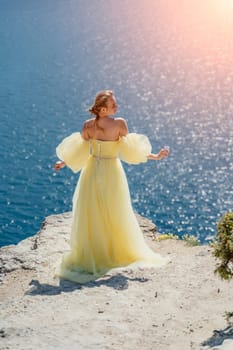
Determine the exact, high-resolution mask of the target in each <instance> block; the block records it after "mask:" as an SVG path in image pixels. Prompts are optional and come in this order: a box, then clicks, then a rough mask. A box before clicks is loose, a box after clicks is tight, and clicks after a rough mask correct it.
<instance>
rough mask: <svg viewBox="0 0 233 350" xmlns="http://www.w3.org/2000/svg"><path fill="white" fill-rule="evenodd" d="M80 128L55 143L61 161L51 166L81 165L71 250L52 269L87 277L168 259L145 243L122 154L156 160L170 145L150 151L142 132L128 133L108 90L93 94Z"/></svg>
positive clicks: (126, 157) (131, 160) (138, 160)
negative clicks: (116, 114)
mask: <svg viewBox="0 0 233 350" xmlns="http://www.w3.org/2000/svg"><path fill="white" fill-rule="evenodd" d="M89 111H90V112H91V113H92V114H94V116H95V118H93V119H89V120H87V121H86V122H85V123H84V125H83V129H82V133H81V134H80V133H79V132H76V133H73V134H72V135H70V136H68V137H67V138H65V139H64V140H63V141H62V142H61V144H60V145H59V146H58V147H57V148H56V153H57V156H58V158H60V159H61V161H58V162H57V163H56V164H55V166H54V168H55V170H59V169H61V168H63V167H64V166H68V167H69V168H71V169H72V170H73V171H74V172H78V171H79V170H80V169H82V171H81V174H80V177H79V181H78V184H77V187H76V190H75V193H74V196H73V222H72V229H71V237H70V252H69V253H65V254H64V255H63V258H62V261H61V264H60V265H59V266H58V268H57V270H56V275H57V276H60V277H62V278H64V279H68V280H71V281H76V282H78V283H85V282H88V281H90V280H95V279H97V278H98V277H100V276H102V275H104V274H105V273H106V272H107V271H108V270H110V269H112V268H116V267H123V266H128V265H131V264H133V265H138V264H139V265H140V266H142V265H147V266H148V265H149V266H155V267H158V266H161V265H163V264H164V263H165V262H166V259H165V258H163V257H161V256H160V255H159V254H156V253H154V252H153V251H152V250H151V249H150V248H149V247H148V246H147V245H146V243H145V241H144V238H143V234H142V232H141V229H140V227H139V224H138V222H137V219H136V217H135V214H134V212H133V209H132V205H131V199H130V193H129V188H128V183H127V179H126V176H125V173H124V170H123V167H122V164H121V161H120V159H122V160H123V161H125V162H127V163H131V164H138V163H141V162H146V161H147V160H148V159H152V160H160V159H162V158H163V157H167V156H168V153H169V151H168V150H166V149H161V150H160V151H159V153H158V154H152V153H151V144H150V142H149V140H148V138H147V137H146V136H145V135H141V134H135V133H128V128H127V124H126V121H125V120H124V119H122V118H111V116H113V115H114V114H115V113H116V111H117V103H116V99H115V97H114V95H113V92H112V91H110V90H105V91H101V92H99V93H98V94H97V96H96V98H95V101H94V104H93V106H92V107H91V108H90V109H89Z"/></svg>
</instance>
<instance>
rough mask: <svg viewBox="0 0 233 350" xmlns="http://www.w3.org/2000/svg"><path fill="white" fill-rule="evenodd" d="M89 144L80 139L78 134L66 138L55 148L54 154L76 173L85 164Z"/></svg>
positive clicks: (80, 136)
mask: <svg viewBox="0 0 233 350" xmlns="http://www.w3.org/2000/svg"><path fill="white" fill-rule="evenodd" d="M89 153H90V143H89V141H86V140H84V139H83V138H82V135H81V134H80V132H75V133H73V134H71V135H70V136H68V137H66V138H65V139H64V140H63V141H62V142H61V143H60V144H59V145H58V146H57V148H56V154H57V156H58V158H59V159H61V160H63V161H64V162H65V163H66V165H67V166H68V167H69V168H71V170H73V172H75V173H77V172H78V171H79V170H80V169H81V168H83V167H84V166H85V164H86V162H87V159H88V157H89Z"/></svg>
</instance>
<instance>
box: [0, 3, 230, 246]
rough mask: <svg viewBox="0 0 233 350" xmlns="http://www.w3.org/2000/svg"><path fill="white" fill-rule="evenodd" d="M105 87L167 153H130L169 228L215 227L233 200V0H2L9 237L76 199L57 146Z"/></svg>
mask: <svg viewBox="0 0 233 350" xmlns="http://www.w3.org/2000/svg"><path fill="white" fill-rule="evenodd" d="M102 89H111V90H113V91H114V93H115V96H116V99H117V102H118V106H119V109H118V112H117V116H118V117H123V118H125V119H126V121H127V123H128V127H129V131H130V132H137V133H141V134H146V135H147V136H148V137H149V139H150V141H151V144H152V146H153V151H154V153H156V152H157V151H158V150H159V149H160V148H161V147H164V146H165V145H168V146H169V147H170V156H169V157H168V158H166V159H163V160H161V161H148V162H147V163H144V164H140V165H127V164H126V163H124V164H123V165H124V169H125V172H126V175H127V178H128V183H129V188H130V192H131V199H132V205H133V207H134V209H135V211H137V212H138V213H140V214H141V215H144V216H146V217H147V218H149V219H150V220H152V221H153V222H154V223H155V224H156V225H157V228H158V231H159V232H161V233H164V234H165V233H172V234H174V235H178V236H179V237H182V236H183V235H186V234H189V235H194V236H195V237H197V239H199V240H200V241H201V242H202V243H203V244H205V243H208V242H209V240H211V239H213V238H214V237H215V235H216V232H217V222H218V221H219V219H220V218H221V216H222V215H223V214H224V213H225V212H228V211H232V210H233V1H229V0H189V1H187V0H143V1H142V0H138V1H135V0H118V1H115V0H40V1H35V0H17V1H8V0H0V169H1V170H0V246H5V245H10V244H16V243H18V242H19V241H21V240H22V239H25V238H27V237H29V236H32V235H34V234H35V233H36V232H37V231H38V230H40V227H41V224H42V222H43V220H44V218H45V217H46V216H48V215H52V214H59V213H62V212H66V211H70V210H71V209H72V207H71V204H72V194H73V192H74V189H75V186H76V183H77V181H78V178H79V174H74V173H72V172H71V170H69V169H63V170H61V171H60V172H58V173H55V172H54V170H53V165H54V163H55V162H56V160H57V158H56V153H55V148H56V146H57V145H58V144H59V143H60V141H61V140H62V139H63V138H64V137H66V136H68V135H70V134H71V133H72V132H75V131H80V130H81V128H82V124H83V122H84V121H85V120H86V119H87V118H89V117H90V115H89V113H88V111H87V110H88V107H89V106H90V105H91V104H92V102H93V99H94V96H95V94H96V93H97V92H98V91H100V90H102Z"/></svg>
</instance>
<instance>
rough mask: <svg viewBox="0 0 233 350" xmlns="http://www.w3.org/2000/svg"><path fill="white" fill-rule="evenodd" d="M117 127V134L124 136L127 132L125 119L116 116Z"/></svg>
mask: <svg viewBox="0 0 233 350" xmlns="http://www.w3.org/2000/svg"><path fill="white" fill-rule="evenodd" d="M117 123H118V128H119V136H120V137H122V136H126V135H127V134H128V133H129V130H128V125H127V123H126V120H125V119H123V118H117Z"/></svg>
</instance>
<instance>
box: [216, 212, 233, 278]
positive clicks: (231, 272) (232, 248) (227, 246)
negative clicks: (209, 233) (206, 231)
mask: <svg viewBox="0 0 233 350" xmlns="http://www.w3.org/2000/svg"><path fill="white" fill-rule="evenodd" d="M212 247H213V249H214V250H213V255H214V256H215V257H216V258H218V259H219V260H220V263H218V264H217V267H216V269H215V271H214V272H215V273H218V274H219V275H220V277H221V278H222V279H225V280H229V279H230V278H232V277H233V212H229V213H225V214H224V215H223V216H222V218H221V219H220V220H219V222H218V231H217V236H216V239H215V241H214V242H213V243H212Z"/></svg>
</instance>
